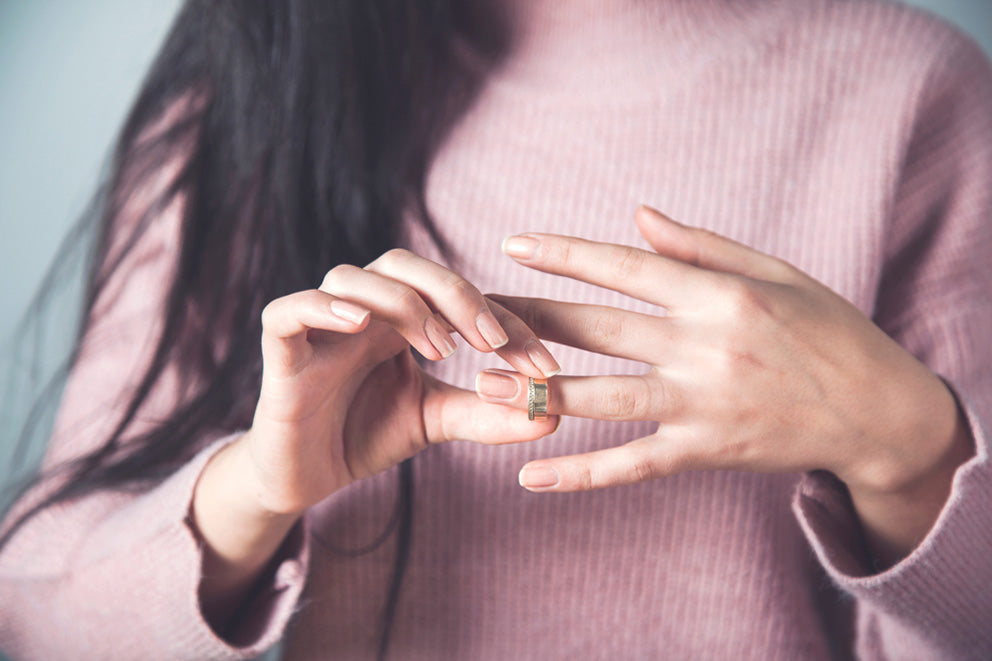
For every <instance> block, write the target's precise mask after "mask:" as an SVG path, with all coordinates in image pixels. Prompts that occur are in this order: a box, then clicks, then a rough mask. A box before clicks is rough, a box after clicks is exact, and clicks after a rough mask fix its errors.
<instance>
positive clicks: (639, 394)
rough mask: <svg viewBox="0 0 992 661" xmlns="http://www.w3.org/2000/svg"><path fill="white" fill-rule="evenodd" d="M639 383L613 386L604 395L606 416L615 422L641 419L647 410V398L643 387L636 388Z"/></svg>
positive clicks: (630, 382)
mask: <svg viewBox="0 0 992 661" xmlns="http://www.w3.org/2000/svg"><path fill="white" fill-rule="evenodd" d="M635 383H639V382H638V381H634V380H631V381H629V382H626V380H625V382H621V383H617V384H611V385H610V386H608V387H607V388H606V391H605V393H604V394H603V397H604V401H603V410H604V414H605V415H606V416H607V417H608V418H610V419H614V420H632V419H637V418H640V417H641V416H642V415H643V413H644V409H645V404H646V402H645V399H646V398H645V397H644V392H643V388H642V387H637V386H634V384H635Z"/></svg>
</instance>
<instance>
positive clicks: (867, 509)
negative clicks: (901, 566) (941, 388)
mask: <svg viewBox="0 0 992 661" xmlns="http://www.w3.org/2000/svg"><path fill="white" fill-rule="evenodd" d="M951 400H952V406H953V416H952V418H951V419H952V420H953V422H952V423H951V424H950V431H949V432H948V433H947V435H946V438H944V439H943V441H944V442H943V445H942V447H943V448H944V451H943V452H942V453H941V454H940V458H939V460H938V462H937V463H936V464H935V465H933V466H932V469H931V470H930V471H928V472H927V473H926V474H924V475H922V476H919V477H916V478H914V479H911V480H909V481H908V482H907V483H906V484H904V485H899V486H898V488H893V489H881V490H880V489H873V488H867V487H860V488H859V487H858V486H852V485H851V484H849V485H848V488H849V490H850V493H851V499H852V501H853V503H854V508H855V510H856V511H857V513H858V517H859V518H860V520H861V525H862V528H863V530H864V533H865V537H866V539H867V542H868V547H869V550H870V551H871V553H872V555H873V558H874V561H875V564H876V566H877V568H878V569H880V570H881V569H886V568H888V567H891V566H892V565H894V564H896V563H897V562H899V561H900V560H902V559H903V558H905V557H906V556H907V555H909V553H910V552H911V551H912V550H913V549H914V548H916V547H917V546H918V545H919V544H920V542H922V541H923V539H924V538H925V537H926V535H927V533H928V532H929V531H930V529H931V528H932V527H933V525H934V523H936V521H937V517H938V516H939V515H940V512H941V510H942V509H943V508H944V506H945V504H946V503H947V498H948V496H949V495H950V490H951V481H952V480H953V478H954V473H955V471H956V470H957V469H958V467H959V466H961V465H962V464H963V463H964V462H966V461H967V460H968V459H970V458H971V457H972V456H974V454H975V448H974V441H973V439H972V438H971V434H970V432H969V430H968V425H967V422H966V420H965V419H964V415H963V414H962V413H961V412H960V410H958V408H957V406H956V405H954V403H953V398H951Z"/></svg>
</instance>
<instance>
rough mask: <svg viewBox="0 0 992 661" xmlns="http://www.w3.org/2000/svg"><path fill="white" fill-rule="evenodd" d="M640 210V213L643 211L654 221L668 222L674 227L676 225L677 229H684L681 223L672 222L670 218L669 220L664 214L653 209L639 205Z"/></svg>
mask: <svg viewBox="0 0 992 661" xmlns="http://www.w3.org/2000/svg"><path fill="white" fill-rule="evenodd" d="M641 210H642V211H645V212H647V213H648V214H650V215H651V216H653V217H654V219H655V220H665V221H668V222H670V223H672V224H674V225H678V226H679V227H684V225H683V224H682V223H680V222H677V221H675V220H672V219H671V218H669V217H668V216H666V215H665V214H663V213H661V212H660V211H658V210H657V209H655V208H654V207H652V206H649V205H647V204H641Z"/></svg>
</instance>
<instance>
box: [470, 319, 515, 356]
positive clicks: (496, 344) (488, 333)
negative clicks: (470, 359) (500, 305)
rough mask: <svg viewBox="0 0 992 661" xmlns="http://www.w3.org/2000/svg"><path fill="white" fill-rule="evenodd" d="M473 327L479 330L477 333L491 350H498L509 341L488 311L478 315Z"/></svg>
mask: <svg viewBox="0 0 992 661" xmlns="http://www.w3.org/2000/svg"><path fill="white" fill-rule="evenodd" d="M475 327H476V328H478V329H479V333H481V334H482V337H483V338H484V339H485V340H486V342H488V343H489V346H491V347H492V348H493V349H499V348H500V347H501V346H504V345H505V344H506V343H507V342H509V341H510V338H509V337H507V336H506V331H504V330H503V327H502V326H500V325H499V322H498V321H496V317H494V316H493V313H492V312H490V311H489V310H483V311H482V312H480V313H479V316H478V317H476V318H475Z"/></svg>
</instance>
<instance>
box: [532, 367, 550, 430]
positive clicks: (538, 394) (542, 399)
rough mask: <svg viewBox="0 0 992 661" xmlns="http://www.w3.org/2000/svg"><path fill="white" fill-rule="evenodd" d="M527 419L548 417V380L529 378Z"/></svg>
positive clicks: (545, 418)
mask: <svg viewBox="0 0 992 661" xmlns="http://www.w3.org/2000/svg"><path fill="white" fill-rule="evenodd" d="M527 419H528V420H547V419H548V380H547V379H535V378H534V377H530V378H528V379H527Z"/></svg>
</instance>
